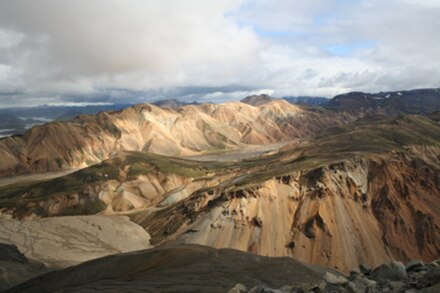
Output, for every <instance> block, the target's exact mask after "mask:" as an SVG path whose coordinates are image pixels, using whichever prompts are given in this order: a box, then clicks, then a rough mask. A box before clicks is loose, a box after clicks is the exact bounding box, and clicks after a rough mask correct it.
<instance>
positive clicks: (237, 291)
mask: <svg viewBox="0 0 440 293" xmlns="http://www.w3.org/2000/svg"><path fill="white" fill-rule="evenodd" d="M246 291H247V287H246V286H245V285H243V284H241V283H237V284H235V286H234V287H233V288H232V289H231V290H229V291H228V293H243V292H246Z"/></svg>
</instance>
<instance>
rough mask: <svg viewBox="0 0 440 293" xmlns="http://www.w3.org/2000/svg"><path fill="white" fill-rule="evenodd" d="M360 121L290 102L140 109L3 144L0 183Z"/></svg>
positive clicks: (54, 126)
mask: <svg viewBox="0 0 440 293" xmlns="http://www.w3.org/2000/svg"><path fill="white" fill-rule="evenodd" d="M355 118H356V116H355V115H353V114H349V113H337V112H334V111H329V110H325V109H309V108H302V107H300V106H295V105H292V104H289V103H288V102H286V101H284V100H276V101H272V102H270V103H267V104H263V105H260V106H251V105H248V104H245V103H240V102H230V103H225V104H219V105H216V104H202V105H188V106H183V107H181V108H177V109H168V108H160V107H157V106H154V105H151V104H140V105H136V106H133V107H129V108H126V109H123V110H119V111H113V112H100V113H98V114H96V115H80V116H77V117H75V118H74V119H72V120H69V121H55V122H51V123H47V124H44V125H39V126H35V127H34V128H32V129H31V130H30V131H28V132H26V133H25V134H24V135H22V136H13V137H7V138H3V139H0V161H1V162H2V164H1V165H0V177H1V176H10V175H16V174H23V173H29V172H44V171H55V170H60V169H65V168H78V167H85V166H87V165H91V164H95V163H98V162H101V161H103V160H105V159H108V158H109V157H111V156H112V155H114V154H116V153H118V152H119V151H123V150H127V151H130V150H134V151H148V152H153V153H158V154H165V155H190V154H198V153H200V152H203V151H208V150H211V151H212V150H221V149H228V148H239V147H240V146H243V145H248V144H249V145H253V144H269V143H276V142H281V141H288V140H291V139H295V138H301V137H306V136H310V135H313V134H316V133H318V132H319V131H321V130H322V129H323V128H326V127H329V126H336V125H342V124H346V123H348V122H350V121H353V120H354V119H355Z"/></svg>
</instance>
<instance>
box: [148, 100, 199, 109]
mask: <svg viewBox="0 0 440 293" xmlns="http://www.w3.org/2000/svg"><path fill="white" fill-rule="evenodd" d="M152 104H153V105H155V106H158V107H161V108H170V109H177V108H179V107H182V106H187V105H200V104H199V103H198V102H195V101H194V102H191V103H187V102H182V101H179V100H176V99H167V100H158V101H155V102H153V103H152Z"/></svg>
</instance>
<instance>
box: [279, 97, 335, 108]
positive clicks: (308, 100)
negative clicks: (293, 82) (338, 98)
mask: <svg viewBox="0 0 440 293" xmlns="http://www.w3.org/2000/svg"><path fill="white" fill-rule="evenodd" d="M283 99H284V100H286V101H288V102H289V103H291V104H296V105H308V106H326V105H327V104H328V102H329V101H330V99H328V98H323V97H308V96H299V97H293V96H287V97H283Z"/></svg>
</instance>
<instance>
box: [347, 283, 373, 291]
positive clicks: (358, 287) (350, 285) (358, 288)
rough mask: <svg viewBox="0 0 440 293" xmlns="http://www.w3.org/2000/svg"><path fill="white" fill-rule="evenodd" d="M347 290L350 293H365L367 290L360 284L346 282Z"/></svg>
mask: <svg viewBox="0 0 440 293" xmlns="http://www.w3.org/2000/svg"><path fill="white" fill-rule="evenodd" d="M347 290H348V292H350V293H366V292H367V290H368V288H367V286H366V285H364V284H362V283H353V282H348V283H347Z"/></svg>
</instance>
